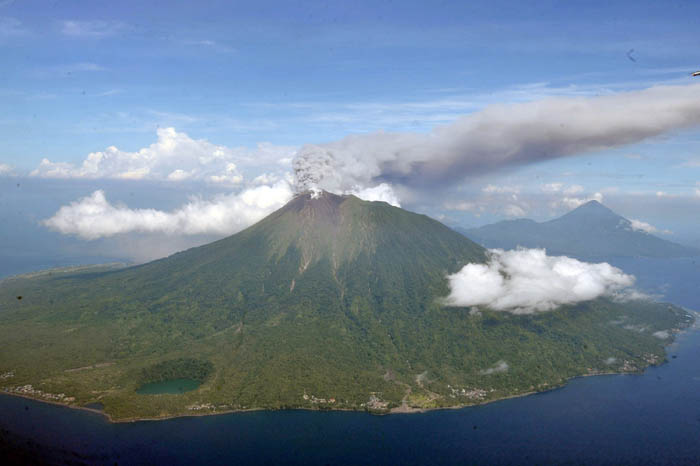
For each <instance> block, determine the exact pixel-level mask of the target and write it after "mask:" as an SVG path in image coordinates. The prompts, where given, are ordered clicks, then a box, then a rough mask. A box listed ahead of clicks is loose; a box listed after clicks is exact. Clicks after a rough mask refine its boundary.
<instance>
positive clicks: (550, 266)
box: [443, 249, 634, 314]
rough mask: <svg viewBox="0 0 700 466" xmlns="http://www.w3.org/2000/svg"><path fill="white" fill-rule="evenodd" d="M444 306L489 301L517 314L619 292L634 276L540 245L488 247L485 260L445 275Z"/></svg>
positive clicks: (605, 264) (603, 264) (607, 265)
mask: <svg viewBox="0 0 700 466" xmlns="http://www.w3.org/2000/svg"><path fill="white" fill-rule="evenodd" d="M447 279H448V280H449V285H450V289H451V292H450V294H449V295H448V296H447V298H445V299H444V300H443V302H444V304H445V305H448V306H460V307H468V306H487V307H489V308H491V309H493V310H496V311H509V312H513V313H516V314H529V313H534V312H542V311H551V310H553V309H555V308H556V307H558V306H561V305H563V304H574V303H578V302H582V301H589V300H592V299H595V298H598V297H601V296H611V297H615V296H619V295H620V294H621V293H622V292H623V291H624V290H625V289H626V288H629V287H631V286H632V285H633V284H634V277H633V276H631V275H626V274H624V273H623V272H622V271H621V270H620V269H618V268H615V267H613V266H611V265H610V264H607V263H600V264H590V263H586V262H581V261H578V260H576V259H572V258H569V257H564V256H548V255H547V254H546V252H545V250H544V249H517V250H512V251H503V250H500V249H492V250H491V251H490V260H489V261H488V263H487V264H467V265H465V266H464V267H463V268H462V270H460V271H459V272H457V273H455V274H452V275H448V277H447Z"/></svg>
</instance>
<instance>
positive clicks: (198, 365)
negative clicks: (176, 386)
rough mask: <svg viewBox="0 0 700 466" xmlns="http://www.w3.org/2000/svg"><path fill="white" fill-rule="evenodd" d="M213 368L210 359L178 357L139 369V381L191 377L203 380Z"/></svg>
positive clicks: (148, 381)
mask: <svg viewBox="0 0 700 466" xmlns="http://www.w3.org/2000/svg"><path fill="white" fill-rule="evenodd" d="M213 370H214V365H213V364H212V363H211V362H210V361H200V360H198V359H192V358H178V359H171V360H168V361H162V362H159V363H157V364H154V365H152V366H149V367H145V368H144V369H143V370H142V371H141V377H140V383H142V384H146V383H152V382H162V381H165V380H175V379H192V380H196V381H198V382H204V381H205V380H206V379H207V377H209V375H210V374H211V373H212V371H213Z"/></svg>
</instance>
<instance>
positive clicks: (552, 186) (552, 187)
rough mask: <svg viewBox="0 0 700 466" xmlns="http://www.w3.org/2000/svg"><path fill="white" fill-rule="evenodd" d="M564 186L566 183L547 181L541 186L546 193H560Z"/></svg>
mask: <svg viewBox="0 0 700 466" xmlns="http://www.w3.org/2000/svg"><path fill="white" fill-rule="evenodd" d="M563 186H564V183H546V184H543V185H542V186H541V189H542V191H544V192H545V193H558V192H559V191H561V188H562V187H563Z"/></svg>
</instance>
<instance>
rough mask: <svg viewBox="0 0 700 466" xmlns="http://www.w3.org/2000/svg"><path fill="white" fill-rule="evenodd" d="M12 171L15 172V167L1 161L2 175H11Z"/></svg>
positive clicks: (0, 172)
mask: <svg viewBox="0 0 700 466" xmlns="http://www.w3.org/2000/svg"><path fill="white" fill-rule="evenodd" d="M12 173H14V169H13V168H12V167H11V166H10V165H8V164H6V163H0V176H6V175H11V174H12Z"/></svg>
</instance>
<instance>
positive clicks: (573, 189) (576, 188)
mask: <svg viewBox="0 0 700 466" xmlns="http://www.w3.org/2000/svg"><path fill="white" fill-rule="evenodd" d="M583 191H584V189H583V186H581V185H580V184H572V185H571V186H569V187H568V188H566V189H565V190H564V194H567V195H569V196H571V195H573V194H581V193H582V192H583Z"/></svg>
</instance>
